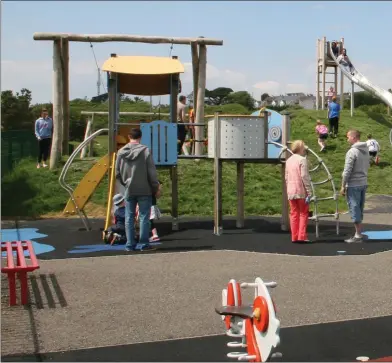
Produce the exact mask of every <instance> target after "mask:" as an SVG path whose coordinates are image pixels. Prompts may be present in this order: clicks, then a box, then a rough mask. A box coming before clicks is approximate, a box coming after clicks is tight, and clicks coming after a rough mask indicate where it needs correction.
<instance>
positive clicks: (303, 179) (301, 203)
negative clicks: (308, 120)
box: [285, 140, 312, 243]
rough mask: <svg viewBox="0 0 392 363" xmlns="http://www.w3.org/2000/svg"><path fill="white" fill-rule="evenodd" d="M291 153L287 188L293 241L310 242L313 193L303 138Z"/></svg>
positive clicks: (287, 165) (293, 146)
mask: <svg viewBox="0 0 392 363" xmlns="http://www.w3.org/2000/svg"><path fill="white" fill-rule="evenodd" d="M291 151H292V152H293V155H291V156H290V157H289V158H288V159H287V161H286V174H285V179H286V188H287V197H288V200H289V203H290V229H291V241H292V242H293V243H295V242H310V241H309V239H308V235H307V231H306V230H307V227H308V218H309V202H310V198H311V195H312V187H311V184H310V175H309V169H308V163H307V160H306V158H305V155H306V149H305V144H304V142H303V141H302V140H296V141H294V142H293V144H292V145H291Z"/></svg>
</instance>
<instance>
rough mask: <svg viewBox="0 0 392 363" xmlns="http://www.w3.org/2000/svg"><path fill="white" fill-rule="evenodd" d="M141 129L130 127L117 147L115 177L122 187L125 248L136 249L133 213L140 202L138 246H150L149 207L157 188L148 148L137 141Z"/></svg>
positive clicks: (144, 247) (127, 249) (143, 247)
mask: <svg viewBox="0 0 392 363" xmlns="http://www.w3.org/2000/svg"><path fill="white" fill-rule="evenodd" d="M141 137H142V132H141V130H139V129H132V130H131V132H130V134H129V139H130V142H129V143H128V144H127V145H125V146H124V147H123V148H121V149H120V150H119V151H118V155H117V160H116V179H117V180H118V181H119V182H120V183H121V185H123V186H124V187H125V192H124V197H125V233H126V236H127V243H126V245H125V250H126V251H135V250H136V249H135V248H136V245H137V242H136V240H135V213H136V204H138V205H139V223H140V241H139V242H140V243H141V244H142V246H141V248H140V250H142V251H144V250H151V249H153V248H152V247H151V246H150V245H149V232H150V211H151V203H152V196H153V195H154V196H155V195H156V194H157V192H158V190H159V182H158V177H157V171H156V168H155V165H154V161H153V159H152V155H151V154H150V150H149V149H148V148H147V147H146V146H144V145H141V144H140V139H141Z"/></svg>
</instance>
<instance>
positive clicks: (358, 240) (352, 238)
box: [344, 236, 363, 243]
mask: <svg viewBox="0 0 392 363" xmlns="http://www.w3.org/2000/svg"><path fill="white" fill-rule="evenodd" d="M344 242H346V243H361V242H363V238H362V237H355V236H353V237H351V238H349V239H345V240H344Z"/></svg>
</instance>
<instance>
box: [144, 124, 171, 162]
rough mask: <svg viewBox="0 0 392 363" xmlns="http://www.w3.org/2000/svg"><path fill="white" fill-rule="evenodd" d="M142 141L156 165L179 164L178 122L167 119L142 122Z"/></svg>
mask: <svg viewBox="0 0 392 363" xmlns="http://www.w3.org/2000/svg"><path fill="white" fill-rule="evenodd" d="M140 129H141V131H142V140H141V143H142V144H143V145H146V146H147V147H148V148H149V149H150V151H151V154H152V156H153V160H154V163H155V165H176V164H177V124H175V123H171V122H167V121H161V120H159V121H153V122H150V123H141V124H140Z"/></svg>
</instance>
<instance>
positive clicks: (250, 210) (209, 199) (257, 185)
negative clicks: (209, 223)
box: [2, 109, 392, 218]
mask: <svg viewBox="0 0 392 363" xmlns="http://www.w3.org/2000/svg"><path fill="white" fill-rule="evenodd" d="M206 111H207V110H206ZM212 111H213V110H212V109H211V110H208V113H209V112H212ZM238 111H239V112H237V113H241V111H242V110H241V111H240V110H238ZM290 112H291V117H292V118H291V120H292V134H291V140H295V139H303V140H305V142H306V143H307V145H308V146H309V147H310V148H311V149H313V150H314V151H316V152H317V153H318V151H319V146H318V144H317V139H316V136H315V133H314V127H315V121H316V119H318V118H321V119H322V120H324V121H327V120H326V111H313V110H312V111H309V110H292V111H290ZM350 128H355V129H358V130H360V131H361V132H362V135H363V139H364V140H365V139H366V134H367V133H372V134H373V136H374V137H375V138H376V139H377V140H378V141H379V142H380V144H381V148H382V151H381V163H380V165H378V166H372V167H371V168H370V171H369V189H368V193H370V194H391V189H392V187H391V186H392V146H391V145H390V142H389V132H390V129H391V128H392V119H391V118H388V117H387V116H386V115H382V114H378V113H374V112H370V111H366V112H365V111H362V110H355V115H354V117H353V118H351V117H350V114H349V111H348V110H344V111H343V112H342V115H341V120H340V125H339V136H338V138H336V139H328V140H327V145H328V146H327V151H326V152H325V153H323V154H319V153H318V154H319V155H320V156H321V157H322V158H323V160H324V161H325V163H326V165H327V166H328V168H329V170H330V171H331V173H332V175H333V178H334V181H335V184H336V188H337V190H339V187H340V182H341V178H340V177H341V173H342V170H343V165H344V156H345V153H346V151H347V149H348V144H347V141H346V138H345V133H346V131H347V130H348V129H350ZM94 148H95V150H96V153H97V156H96V157H94V158H92V159H91V158H90V159H86V160H83V161H81V160H76V161H75V162H74V164H73V165H72V167H71V170H70V172H69V173H68V175H69V177H68V179H67V181H68V183H69V184H70V185H71V186H73V187H76V185H77V183H78V182H79V181H80V180H81V179H82V177H83V175H84V174H85V173H86V171H87V170H88V169H89V168H90V167H91V165H92V164H93V163H94V162H95V161H96V160H97V159H98V158H99V157H100V156H101V155H104V154H105V153H106V150H107V140H106V137H100V138H98V139H97V140H96V141H95V147H94ZM309 160H310V163H311V165H312V167H314V166H315V165H316V163H315V159H314V158H312V157H310V159H309ZM280 169H281V167H280V166H279V165H276V166H275V165H263V164H246V166H245V213H246V214H247V215H274V214H280V212H281V174H280ZM178 173H179V214H180V216H181V215H204V216H207V215H212V214H213V194H214V193H213V164H212V161H211V160H202V161H200V162H198V163H197V162H195V161H193V160H179V166H178ZM59 174H60V170H55V171H50V170H47V169H45V170H44V169H39V170H37V169H36V168H35V160H32V159H25V160H22V161H21V162H20V163H19V164H18V165H17V166H16V167H15V169H14V170H13V172H12V173H10V174H8V175H6V176H5V177H4V178H3V180H2V216H3V218H7V217H8V218H10V217H16V216H19V217H20V218H25V217H31V218H38V217H43V216H49V215H57V216H58V215H60V214H61V212H62V210H63V209H64V206H65V204H66V201H67V199H68V195H67V193H66V192H65V191H64V190H63V189H62V188H61V187H60V186H59V183H58V177H59ZM159 177H160V179H162V181H163V183H164V196H163V197H162V199H161V200H160V202H159V205H160V207H161V208H162V209H163V210H168V209H169V207H170V177H169V174H168V171H167V170H160V171H159ZM312 178H313V179H314V180H316V181H321V180H324V179H326V173H325V172H324V171H322V168H320V169H319V170H318V171H317V172H315V173H313V174H312ZM107 185H108V180H107V178H106V179H104V180H103V181H102V182H101V184H100V186H99V187H98V188H97V190H96V192H95V194H94V195H93V197H92V198H91V200H90V202H89V204H88V208H87V212H88V214H89V215H90V216H93V215H94V216H104V211H105V205H106V196H107ZM316 188H317V189H316V194H317V195H318V196H320V197H325V196H332V189H331V186H330V184H329V183H327V184H324V185H321V186H318V187H316ZM339 209H340V211H345V210H346V209H347V208H346V203H345V200H344V198H342V197H340V198H339ZM333 211H334V204H333V202H330V201H327V202H322V203H320V210H319V212H322V213H324V212H325V213H326V212H333ZM223 213H224V215H235V213H236V166H235V163H224V168H223Z"/></svg>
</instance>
